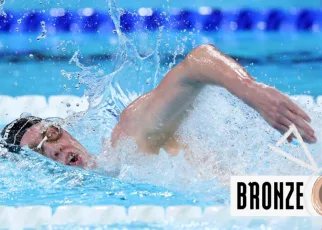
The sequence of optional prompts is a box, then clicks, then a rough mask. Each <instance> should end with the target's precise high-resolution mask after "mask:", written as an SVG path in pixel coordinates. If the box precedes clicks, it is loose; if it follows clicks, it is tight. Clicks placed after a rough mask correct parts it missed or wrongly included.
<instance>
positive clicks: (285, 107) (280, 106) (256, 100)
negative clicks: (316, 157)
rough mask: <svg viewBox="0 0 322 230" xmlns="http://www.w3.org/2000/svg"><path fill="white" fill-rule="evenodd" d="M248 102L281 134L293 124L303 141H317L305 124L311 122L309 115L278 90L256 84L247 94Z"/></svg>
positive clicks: (290, 139)
mask: <svg viewBox="0 0 322 230" xmlns="http://www.w3.org/2000/svg"><path fill="white" fill-rule="evenodd" d="M249 102H250V104H251V105H252V106H253V108H254V109H255V110H257V111H258V112H259V113H260V114H261V115H262V117H263V118H264V119H265V121H266V122H267V123H268V124H270V125H271V126H272V127H273V128H275V129H277V130H278V131H279V132H280V133H281V134H284V133H285V132H286V131H288V130H289V126H290V125H291V124H294V125H295V126H296V128H297V129H298V131H299V132H300V134H301V136H302V138H303V140H304V141H305V142H307V143H315V142H316V141H317V139H316V137H315V135H314V130H313V129H312V128H311V127H310V126H309V125H308V124H307V122H311V119H310V117H309V116H308V115H307V114H306V113H305V112H304V111H303V110H302V109H300V108H299V107H298V106H297V105H296V104H294V103H293V102H292V101H291V100H290V99H289V98H288V97H287V96H285V95H284V94H282V93H281V92H279V91H278V90H276V89H274V88H272V87H269V86H267V85H264V84H256V86H255V88H254V90H253V91H252V93H250V94H249ZM292 138H293V137H292V136H290V137H289V138H288V141H289V142H291V141H292Z"/></svg>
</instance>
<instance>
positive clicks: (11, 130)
mask: <svg viewBox="0 0 322 230" xmlns="http://www.w3.org/2000/svg"><path fill="white" fill-rule="evenodd" d="M41 121H42V119H41V118H39V117H33V116H30V117H24V118H18V119H16V120H14V121H13V122H11V123H10V124H8V125H7V126H6V127H4V129H3V130H2V131H1V138H2V142H3V143H2V145H3V146H4V147H5V148H8V149H9V151H13V152H17V151H19V150H20V142H21V139H22V137H23V135H24V134H25V133H26V132H27V130H28V129H29V128H30V127H31V126H33V125H35V124H37V123H39V122H41Z"/></svg>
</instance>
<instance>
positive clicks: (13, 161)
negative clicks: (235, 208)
mask: <svg viewBox="0 0 322 230" xmlns="http://www.w3.org/2000/svg"><path fill="white" fill-rule="evenodd" d="M159 36H161V40H160V46H159V48H158V49H157V50H158V52H157V53H154V54H153V55H152V56H151V57H149V58H146V59H141V58H138V57H136V56H135V55H134V54H133V53H132V52H134V51H133V50H131V48H129V47H128V50H127V51H128V53H127V61H128V63H127V64H126V65H124V66H122V65H121V64H122V63H121V64H120V63H119V62H116V61H115V60H118V58H120V56H117V55H116V54H117V53H118V54H119V52H120V51H119V50H118V46H117V45H116V44H117V39H118V38H117V37H116V35H110V36H108V37H105V36H103V35H91V36H89V35H79V36H78V37H77V38H74V37H72V36H69V35H66V34H65V35H64V36H61V37H59V36H53V37H48V38H46V39H45V40H41V41H39V42H37V41H35V38H36V37H37V34H34V35H33V34H29V35H25V36H17V35H12V36H3V39H2V40H1V43H2V45H1V46H2V50H0V52H2V55H1V57H0V70H1V72H2V75H1V76H0V78H1V79H0V80H1V82H2V84H1V85H0V94H1V95H7V96H12V97H16V96H23V95H42V96H44V97H46V98H48V97H50V96H52V95H76V96H83V95H84V93H85V94H86V95H87V96H89V100H90V102H91V106H92V107H91V109H90V110H89V111H88V113H87V114H86V115H85V116H84V117H78V116H76V121H77V122H74V124H73V125H72V126H71V127H68V130H70V131H71V132H72V133H73V134H74V135H75V136H76V137H77V138H78V139H79V140H81V141H82V143H84V145H85V146H86V147H87V148H89V149H90V150H91V152H92V153H93V154H98V153H99V152H100V150H101V148H102V147H101V142H102V141H101V138H102V137H103V136H104V137H105V138H108V136H109V134H110V131H111V129H112V128H113V126H114V125H115V123H116V122H117V115H119V114H120V112H121V111H122V109H124V107H125V106H126V105H127V104H129V103H130V101H131V100H133V99H134V98H136V97H137V96H138V95H141V94H142V93H143V92H146V91H148V90H151V89H153V87H154V86H155V84H156V83H158V82H159V81H160V80H161V79H162V76H164V74H165V73H166V72H167V71H168V70H169V68H170V67H171V66H173V65H174V64H176V63H178V62H179V61H181V60H182V58H183V57H184V56H185V55H186V54H187V53H188V52H189V51H190V50H191V49H192V48H193V47H196V46H197V45H198V44H204V43H212V44H215V45H216V46H217V47H218V48H219V49H220V50H222V51H223V52H225V53H227V54H229V55H231V56H233V57H234V58H235V59H236V60H238V61H240V62H241V63H242V64H243V65H244V66H245V68H246V69H247V70H248V71H249V72H250V73H251V75H252V76H254V78H255V79H256V80H258V81H260V82H264V83H266V84H268V85H271V86H275V87H277V88H278V89H280V90H281V91H282V92H284V93H287V94H290V95H301V94H305V95H311V96H313V97H314V98H317V97H318V96H319V95H321V94H322V80H321V78H320V76H319V75H320V73H321V68H322V67H321V57H322V56H321V55H322V54H321V48H322V44H321V42H320V41H321V35H320V34H313V33H288V34H284V33H282V32H281V33H261V32H247V33H215V34H207V33H198V32H194V33H191V32H180V33H179V32H173V31H163V33H162V34H161V35H160V33H158V32H149V33H148V34H143V33H142V34H132V35H131V34H130V35H128V37H129V38H131V39H132V40H131V44H135V47H137V50H138V53H140V54H142V55H143V56H146V55H147V54H149V53H151V52H152V51H153V50H154V49H155V47H156V44H157V41H158V37H159ZM30 37H32V38H33V40H32V42H29V39H30ZM147 39H148V40H147ZM13 40H15V41H17V44H18V43H19V44H20V45H18V46H17V47H14V46H12V41H13ZM147 41H148V42H147ZM20 42H24V43H20ZM28 43H30V45H28V46H27V45H21V44H28ZM54 50H55V51H54ZM75 52H78V56H76V57H78V58H79V61H80V62H81V63H82V64H83V65H85V66H86V67H88V68H84V67H83V66H80V65H79V64H78V66H77V61H75V59H73V61H72V62H70V63H69V62H68V61H69V60H70V58H71V57H72V56H73V55H74V54H75ZM74 57H75V56H74ZM75 63H76V64H75ZM93 66H95V67H93ZM120 66H121V67H122V68H120ZM136 68H137V69H136ZM62 70H63V72H62ZM115 70H119V71H118V72H116V73H115V74H112V75H110V73H112V72H113V71H115ZM66 73H67V74H66ZM69 73H70V75H68V74H69ZM155 73H157V74H155ZM79 74H81V76H82V77H77V76H79ZM62 75H63V76H62ZM69 76H71V77H69ZM111 76H113V77H114V78H111ZM115 76H116V77H115ZM153 77H155V78H153ZM69 78H70V79H69ZM79 84H80V85H79ZM117 86H120V88H121V89H122V90H119V89H118V88H117ZM111 89H114V90H115V92H114V91H111ZM84 90H85V92H84ZM214 91H215V92H214ZM214 91H212V90H210V91H209V92H206V93H205V95H203V96H202V97H201V102H202V101H206V100H203V99H206V98H208V97H209V95H216V96H217V98H215V99H214V101H211V100H210V103H218V106H219V105H220V106H221V107H220V108H224V109H223V110H225V111H223V112H219V111H216V112H214V108H213V107H211V108H209V107H208V105H207V104H206V103H204V104H203V105H202V106H201V108H202V109H208V110H205V112H203V111H202V110H201V109H200V110H199V111H197V112H196V113H195V114H194V116H193V118H192V119H191V120H189V121H187V124H188V128H186V129H183V131H184V132H186V133H188V132H192V134H195V133H193V129H195V128H194V127H195V126H194V125H196V123H195V122H196V120H201V121H205V120H207V117H206V116H205V115H208V114H209V115H210V116H209V117H211V118H213V120H214V124H216V125H218V124H219V126H215V125H212V126H211V128H214V130H213V131H211V130H208V129H207V127H206V126H205V123H204V125H203V126H201V127H204V130H203V133H202V135H204V136H203V137H205V136H207V135H209V133H211V132H213V139H215V140H209V136H208V139H207V140H206V141H209V143H210V142H211V143H210V144H211V145H214V143H213V142H214V141H217V145H218V146H217V149H218V151H219V150H220V151H222V153H226V152H227V151H231V154H230V155H229V154H227V156H222V157H223V159H224V162H225V163H227V164H229V163H230V162H229V158H232V157H233V155H232V154H236V155H237V156H244V155H242V154H244V153H241V152H242V151H243V150H241V151H238V149H242V148H243V147H245V148H246V149H247V151H248V150H249V151H250V150H254V149H256V148H257V149H258V151H259V152H260V151H263V152H265V151H267V149H266V148H265V147H261V146H259V143H260V142H263V141H267V144H268V143H271V142H270V141H274V140H276V138H277V137H278V134H276V133H274V132H272V131H271V130H268V134H267V133H266V134H261V133H260V134H261V135H262V136H260V137H255V140H254V141H253V143H252V144H251V147H249V145H250V142H251V141H252V139H254V135H255V136H256V135H257V134H258V133H259V131H258V130H257V131H256V129H255V128H256V127H266V126H265V125H264V122H263V121H262V120H261V119H260V118H259V117H258V116H257V115H255V114H254V113H253V112H250V110H249V109H248V108H245V106H243V105H242V104H241V103H240V102H238V101H236V99H234V98H231V97H230V96H228V95H227V94H226V93H225V92H222V91H221V90H220V89H218V90H217V91H216V89H215V90H214ZM122 93H125V96H124V95H123V94H122ZM210 93H212V94H210ZM116 96H117V97H116ZM112 97H113V100H110V99H111V98H112ZM99 98H100V100H98V99H99ZM226 100H227V101H228V102H227V103H226V102H225V101H226ZM95 103H96V104H95ZM94 104H95V106H93V105H94ZM201 104H202V103H201ZM0 106H1V105H0ZM234 106H236V107H237V109H236V110H234V112H235V118H233V116H232V115H231V119H232V123H231V127H232V129H231V133H225V135H224V134H223V135H222V136H223V137H222V138H221V137H220V131H224V128H223V127H221V125H220V124H224V123H223V122H227V123H229V122H228V121H227V120H228V119H225V112H227V111H228V112H229V110H230V111H231V109H234ZM14 109H15V108H12V110H14ZM32 110H33V108H30V111H32ZM3 112H4V111H3ZM27 112H28V111H27ZM208 112H209V113H208ZM5 113H8V114H10V113H11V111H10V110H8V111H5ZM226 115H227V114H226ZM216 116H218V119H217V120H216ZM238 116H240V117H238ZM247 116H249V117H250V119H253V122H254V126H255V127H253V126H252V125H250V123H247V118H248V117H247ZM72 118H73V119H74V118H75V117H72ZM77 119H79V120H77ZM194 119H195V120H194ZM234 119H235V120H234ZM250 119H248V122H250V121H249V120H250ZM189 122H190V123H189ZM216 122H217V123H218V124H217V123H216ZM221 122H222V123H221ZM244 122H246V124H245V123H244ZM227 123H226V125H227ZM0 124H2V125H4V123H1V121H0ZM241 124H245V125H244V126H239V125H241ZM82 125H83V126H82ZM233 125H235V126H234V127H233ZM84 127H85V128H84ZM215 127H217V130H215ZM236 127H241V128H242V129H243V130H238V129H236ZM94 128H95V130H94V131H93V130H89V129H94ZM225 129H227V126H226V128H225ZM247 129H248V130H249V131H247ZM191 130H192V131H191ZM196 130H197V127H196ZM239 132H240V134H238V133H239ZM247 133H249V134H247ZM252 133H253V134H252ZM84 134H85V135H84ZM234 135H237V137H238V135H240V136H243V135H248V137H246V139H245V143H242V141H243V140H238V138H236V139H235V140H230V142H229V141H228V143H227V139H224V137H225V138H228V139H229V138H232V137H234ZM88 137H90V138H88ZM256 138H257V139H256ZM261 138H262V139H261ZM256 141H257V142H256ZM233 142H235V143H236V145H235V146H234V145H233V144H232V143H233ZM224 143H226V144H227V146H230V147H227V148H226V146H225V145H224ZM239 144H240V145H239ZM129 146H130V147H131V144H129ZM248 147H249V148H248ZM313 148H314V147H313ZM316 148H317V147H316ZM126 151H128V149H123V150H122V151H121V152H118V153H120V154H121V155H122V153H124V152H126ZM220 151H219V152H220ZM233 151H236V152H234V153H232V152H233ZM265 153H266V152H265ZM315 153H316V154H317V151H316V152H315ZM238 154H241V155H238ZM259 154H260V153H258V155H256V154H255V156H252V157H249V156H248V158H247V156H245V162H244V161H242V160H241V162H240V166H244V167H245V168H246V169H244V170H243V171H242V172H247V173H267V172H272V171H274V169H275V168H272V169H271V170H270V169H269V168H270V167H271V166H272V164H273V163H274V160H275V161H276V158H274V157H273V156H271V157H268V158H267V159H266V158H265V156H261V155H259ZM122 157H124V159H125V164H126V166H125V167H123V171H121V173H120V174H119V175H118V176H117V177H112V176H111V174H110V172H109V170H105V171H104V170H102V171H98V172H90V171H84V170H81V169H76V168H70V167H66V166H62V165H60V164H58V163H55V162H52V161H50V160H48V159H46V158H44V157H43V156H40V155H37V154H34V153H32V152H30V151H27V152H26V153H25V154H21V155H9V156H7V157H2V158H0V205H9V206H10V205H12V206H21V205H48V206H51V207H53V208H55V207H57V206H60V205H75V204H81V205H112V204H117V205H122V206H125V207H129V206H131V205H141V204H146V205H147V204H151V205H160V206H163V207H167V206H170V205H198V206H201V207H207V206H212V205H229V188H228V187H227V186H225V185H223V183H222V181H220V179H218V178H217V177H214V178H210V179H209V178H208V179H206V180H203V179H200V180H199V178H197V177H195V176H194V174H193V172H190V171H193V170H192V169H191V167H190V166H189V165H188V164H187V162H184V159H183V157H182V156H179V157H176V158H173V159H172V158H169V157H167V156H166V154H163V153H161V154H160V156H155V157H151V158H150V159H148V160H146V161H145V160H143V158H142V156H138V157H137V158H138V159H139V161H140V160H141V164H143V165H142V168H138V169H135V168H133V167H135V165H136V164H134V163H133V162H135V163H138V162H136V161H135V159H134V160H133V159H130V158H131V157H133V156H132V155H131V154H129V155H126V154H124V155H122ZM135 157H136V156H134V158H135ZM263 159H264V160H263ZM217 160H218V159H217ZM318 160H321V159H318ZM226 161H227V162H226ZM251 161H253V163H251ZM261 161H263V162H261ZM102 162H103V163H104V164H105V163H106V164H107V165H108V164H109V163H111V162H112V160H111V158H109V157H107V158H106V159H103V160H102ZM254 162H255V163H256V164H258V165H261V166H263V168H262V171H260V170H259V171H256V170H255V169H256V165H254ZM257 162H258V163H257ZM267 162H268V163H267ZM272 162H273V163H272ZM131 163H133V164H132V165H131ZM266 163H267V164H268V165H266V166H265V164H266ZM283 164H285V165H287V166H288V167H287V168H286V169H285V171H287V170H290V169H293V168H292V165H290V164H288V163H286V162H284V161H283ZM283 164H282V163H281V165H282V166H285V165H283ZM281 165H279V166H281ZM230 166H231V165H230ZM265 167H266V169H267V170H266V171H265ZM295 169H297V168H295ZM140 170H141V171H140ZM167 170H168V171H167ZM295 171H296V170H295ZM159 172H160V175H159V176H158V175H157V174H158V173H159ZM190 173H191V176H190ZM277 173H278V172H277ZM298 173H299V174H300V173H303V170H300V169H299V170H298ZM304 173H306V174H307V172H305V171H304ZM227 175H229V173H228V172H227ZM165 178H166V179H165ZM301 221H305V220H302V219H301V218H299V222H301ZM132 227H133V226H132Z"/></svg>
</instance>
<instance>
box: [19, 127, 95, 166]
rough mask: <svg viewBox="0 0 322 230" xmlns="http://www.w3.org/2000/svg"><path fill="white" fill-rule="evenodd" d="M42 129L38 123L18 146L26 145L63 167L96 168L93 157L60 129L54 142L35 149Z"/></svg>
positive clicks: (44, 143)
mask: <svg viewBox="0 0 322 230" xmlns="http://www.w3.org/2000/svg"><path fill="white" fill-rule="evenodd" d="M43 129H44V128H43V124H42V123H38V124H36V125H34V126H32V127H31V128H29V129H28V130H27V132H26V133H25V134H24V135H23V137H22V140H21V143H20V145H21V146H26V145H27V146H29V148H31V149H33V150H34V151H37V152H39V153H41V154H43V155H45V156H46V157H48V158H50V159H52V160H54V161H57V162H59V163H61V164H64V165H69V166H76V167H81V168H84V169H90V168H95V167H96V164H95V161H94V159H93V157H92V156H91V155H90V154H89V153H88V152H87V150H86V149H85V148H84V147H83V146H82V145H81V144H80V143H79V142H78V141H77V140H76V139H75V138H73V137H72V136H71V135H70V134H69V133H68V132H67V131H66V130H64V129H61V135H60V137H59V138H58V139H57V140H56V141H45V142H43V144H42V148H41V150H40V149H37V146H38V145H39V144H40V143H41V142H42V140H43V139H44V137H43V134H42V133H43Z"/></svg>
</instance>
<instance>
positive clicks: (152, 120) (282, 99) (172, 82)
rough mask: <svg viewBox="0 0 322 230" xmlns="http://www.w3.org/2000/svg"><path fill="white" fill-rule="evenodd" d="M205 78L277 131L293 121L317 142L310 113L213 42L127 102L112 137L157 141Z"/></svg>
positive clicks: (148, 144) (148, 145) (152, 144)
mask: <svg viewBox="0 0 322 230" xmlns="http://www.w3.org/2000/svg"><path fill="white" fill-rule="evenodd" d="M207 84H211V85H217V86H221V87H224V88H226V89H227V90H228V91H229V92H230V93H232V94H234V95H236V96H237V97H239V98H240V99H242V100H243V101H244V102H245V103H247V104H248V105H249V106H251V107H252V108H254V109H255V110H256V111H258V112H259V113H260V114H261V115H262V116H263V118H264V119H265V120H266V121H267V122H268V123H269V124H270V125H271V126H273V127H274V128H275V129H277V130H278V131H280V132H281V133H284V132H286V131H287V130H288V127H289V126H290V125H291V124H295V125H296V126H297V128H298V129H299V131H300V133H301V135H302V136H303V139H304V140H305V141H307V142H309V143H313V142H316V138H315V136H314V131H313V129H312V128H311V127H310V126H309V125H308V124H307V122H310V118H309V117H308V115H307V114H306V113H305V112H304V111H302V110H301V109H300V108H299V107H298V106H296V105H295V104H294V103H293V102H292V101H291V100H290V99H289V98H288V97H287V96H285V95H283V94H282V93H280V92H279V91H278V90H276V89H274V88H271V87H268V86H266V85H264V84H260V83H256V82H255V81H254V79H253V78H252V77H251V76H250V75H249V74H248V73H247V72H246V71H245V70H244V69H243V67H242V66H240V65H239V64H238V63H237V62H236V61H234V60H233V59H231V58H230V57H228V56H226V55H224V54H223V53H221V52H220V51H219V50H217V49H216V48H215V47H214V46H213V45H201V46H199V47H198V48H196V49H194V50H193V51H192V52H190V53H189V54H188V56H187V57H186V58H185V60H184V61H183V62H181V63H180V64H179V65H177V66H176V67H174V68H173V69H172V70H171V71H169V73H168V74H167V75H166V76H165V77H164V79H163V80H162V82H161V83H160V85H159V86H158V87H157V88H155V89H154V90H153V91H151V92H149V93H147V94H145V95H143V96H141V97H140V98H138V99H137V100H136V101H134V102H133V103H132V104H130V105H129V106H128V107H127V108H126V109H125V110H124V111H123V113H122V115H121V118H120V122H119V124H118V125H117V126H116V128H115V129H114V132H113V135H112V142H113V141H116V140H117V139H118V138H119V137H120V136H124V135H125V136H132V137H134V138H135V139H136V141H137V143H138V144H139V146H141V147H142V149H144V150H146V149H157V148H158V147H160V146H162V145H163V144H165V142H167V141H168V139H169V138H171V137H172V135H173V133H174V132H175V131H176V129H177V127H178V125H179V124H180V123H181V121H182V120H183V117H184V115H185V111H186V110H187V108H188V107H189V106H190V105H191V103H192V102H193V100H194V99H195V97H196V96H197V95H198V94H199V92H200V91H201V89H202V88H203V87H204V86H205V85H207Z"/></svg>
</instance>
